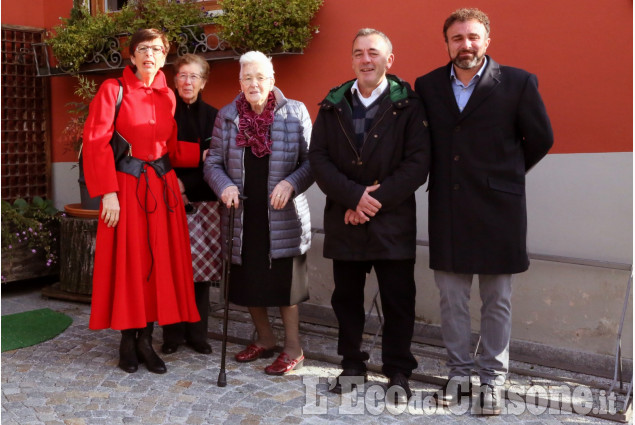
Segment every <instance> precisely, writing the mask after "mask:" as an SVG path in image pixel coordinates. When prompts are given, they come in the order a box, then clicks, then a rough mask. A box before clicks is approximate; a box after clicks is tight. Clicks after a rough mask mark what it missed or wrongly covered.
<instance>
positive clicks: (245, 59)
mask: <svg viewBox="0 0 635 425" xmlns="http://www.w3.org/2000/svg"><path fill="white" fill-rule="evenodd" d="M239 62H240V75H241V76H242V73H243V67H244V66H245V65H248V64H260V65H262V67H263V68H264V70H265V74H266V76H267V77H271V78H273V63H272V62H271V58H270V57H267V55H265V54H264V53H262V52H258V51H255V50H252V51H249V52H247V53H245V54H243V55H242V56H241V57H240V60H239Z"/></svg>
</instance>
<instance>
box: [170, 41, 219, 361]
mask: <svg viewBox="0 0 635 425" xmlns="http://www.w3.org/2000/svg"><path fill="white" fill-rule="evenodd" d="M174 72H175V76H174V84H175V86H176V93H175V94H176V95H177V96H176V112H175V113H174V119H175V120H176V125H177V127H178V134H177V138H178V140H185V141H188V142H195V143H197V144H198V145H199V147H200V151H199V152H200V154H199V160H200V161H199V164H198V167H196V168H175V169H174V171H175V172H176V175H177V177H178V181H179V187H180V189H181V196H182V197H183V202H184V203H185V211H186V212H188V214H190V216H189V219H190V220H192V225H193V226H194V229H197V228H198V227H197V226H198V224H197V223H198V221H199V220H203V221H204V222H211V223H212V222H218V221H219V220H218V208H217V205H216V202H212V201H216V195H215V194H214V192H212V190H211V189H210V187H209V186H208V185H207V183H205V180H203V160H204V159H205V155H206V154H207V148H209V142H210V139H211V138H212V129H213V128H214V120H215V119H216V113H217V112H218V110H217V109H216V108H214V107H213V106H210V105H208V104H207V103H205V102H203V99H202V96H201V90H203V88H204V87H205V83H206V82H207V76H208V74H209V65H208V64H207V62H206V61H205V60H203V59H202V58H201V57H200V56H197V55H193V54H190V53H187V54H185V55H183V56H180V57H179V58H178V59H177V60H176V61H175V62H174ZM205 232H208V229H205ZM207 236H209V235H206V238H207ZM206 238H204V240H198V239H196V235H194V234H192V235H191V243H192V260H193V264H196V265H198V267H197V266H194V279H195V282H196V283H195V284H194V295H195V297H196V305H197V307H198V312H199V314H200V316H201V320H200V321H198V322H196V323H187V322H186V323H177V324H174V325H166V326H164V327H163V345H162V347H161V351H163V353H165V354H171V353H174V352H176V350H177V349H178V347H179V344H183V343H185V344H187V345H188V346H190V347H191V348H192V349H194V350H195V351H197V352H199V353H202V354H210V353H211V352H212V347H211V346H210V345H209V343H208V342H207V319H208V314H209V287H210V281H211V280H218V278H219V277H218V276H216V275H217V274H218V273H217V272H216V270H215V269H214V268H213V267H210V265H209V264H210V263H211V258H212V256H211V255H210V254H211V252H210V251H211V250H216V252H218V245H217V243H218V242H217V241H216V240H214V241H212V242H213V243H212V244H211V246H210V244H209V242H210V240H208V239H206ZM200 245H205V246H204V247H201V249H200V250H199V249H197V247H198V246H200ZM200 265H204V266H200Z"/></svg>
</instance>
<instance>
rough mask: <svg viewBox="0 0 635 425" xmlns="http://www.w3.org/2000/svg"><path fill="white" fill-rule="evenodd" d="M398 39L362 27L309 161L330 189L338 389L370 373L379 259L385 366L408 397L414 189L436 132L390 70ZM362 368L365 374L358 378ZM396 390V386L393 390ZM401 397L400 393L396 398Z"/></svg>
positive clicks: (323, 109) (327, 250)
mask: <svg viewBox="0 0 635 425" xmlns="http://www.w3.org/2000/svg"><path fill="white" fill-rule="evenodd" d="M393 60H394V56H393V54H392V45H391V44H390V40H389V39H388V37H386V35H385V34H383V33H381V32H379V31H377V30H373V29H368V28H366V29H362V30H360V31H359V32H358V34H357V36H356V37H355V40H354V41H353V70H354V71H355V74H356V76H357V79H356V80H351V81H348V82H346V83H344V84H342V85H341V86H339V87H337V88H334V89H333V90H331V91H330V92H329V94H328V95H327V97H326V98H325V99H324V100H323V101H322V103H321V106H320V110H319V113H318V116H317V119H316V121H315V124H314V125H313V133H312V135H311V146H310V148H309V160H310V163H311V169H312V170H313V173H314V176H315V179H316V182H317V184H318V186H319V187H320V189H322V191H323V192H324V193H325V194H326V206H325V208H324V231H325V240H324V256H325V257H326V258H332V259H333V275H334V281H335V290H334V292H333V296H332V299H331V304H332V306H333V310H334V312H335V315H336V316H337V319H338V322H339V339H338V349H337V352H338V354H340V355H342V357H343V358H342V368H343V371H342V373H341V375H340V376H339V377H338V378H337V381H336V382H335V384H334V386H333V387H332V389H331V391H333V392H338V393H341V392H343V391H350V390H351V388H352V386H353V385H354V384H362V383H363V382H365V380H366V364H365V361H366V360H368V358H369V356H368V353H366V352H363V351H361V343H362V333H363V330H364V320H365V315H364V285H365V281H366V274H367V273H370V271H371V269H372V268H374V269H375V272H376V274H377V281H378V283H379V291H380V294H381V304H382V308H383V313H384V318H385V324H384V330H383V339H382V361H383V368H382V371H383V373H384V374H385V375H386V376H387V377H388V378H390V383H389V387H391V388H392V387H393V386H395V388H393V391H394V392H389V394H394V395H396V396H395V397H394V398H395V400H394V401H395V402H407V398H409V397H410V395H411V392H410V388H409V386H408V377H409V376H410V375H411V373H412V370H413V369H415V368H416V367H417V361H416V360H415V358H414V357H413V355H412V353H411V352H410V341H411V339H412V334H413V330H414V319H415V292H416V289H415V281H414V264H415V243H416V233H417V231H416V205H415V196H414V192H415V190H416V189H417V188H418V187H419V186H421V185H422V184H423V183H424V182H425V180H426V178H427V173H428V167H429V160H430V141H429V134H428V129H427V128H426V127H427V123H426V117H425V112H424V109H423V106H422V104H421V101H420V100H419V99H418V98H417V96H416V94H415V93H414V92H413V91H412V90H411V89H410V86H409V85H408V84H407V83H405V82H404V81H402V80H400V79H399V78H397V77H395V76H393V75H387V74H386V72H387V71H388V69H390V67H391V66H392V63H393ZM350 377H357V378H350ZM392 397H393V396H392V395H391V398H392ZM390 401H393V400H390Z"/></svg>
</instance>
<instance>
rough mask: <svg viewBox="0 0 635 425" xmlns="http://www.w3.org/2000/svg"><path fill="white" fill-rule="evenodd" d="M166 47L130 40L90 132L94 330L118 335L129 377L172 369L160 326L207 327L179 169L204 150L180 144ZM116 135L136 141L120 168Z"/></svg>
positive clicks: (86, 150)
mask: <svg viewBox="0 0 635 425" xmlns="http://www.w3.org/2000/svg"><path fill="white" fill-rule="evenodd" d="M168 49H169V43H168V40H167V38H166V37H165V35H164V34H163V33H161V32H160V31H158V30H155V29H144V30H139V31H137V33H135V34H134V35H133V36H132V38H131V40H130V60H131V62H132V66H129V67H127V68H126V69H124V72H123V78H121V79H119V81H117V80H116V79H109V80H106V81H104V83H103V84H102V85H101V87H100V88H99V91H98V92H97V95H96V96H95V99H94V100H93V101H92V102H91V104H90V111H89V114H88V118H87V120H86V125H85V127H84V147H83V155H84V160H83V161H84V173H85V176H86V185H87V187H88V191H89V192H90V194H91V196H98V195H100V196H101V197H102V202H101V208H100V215H99V218H100V219H99V224H98V227H97V242H96V248H95V266H94V271H93V296H92V311H91V317H90V323H89V327H90V329H106V328H112V329H117V330H121V334H122V337H121V344H120V347H119V367H120V368H121V369H123V370H125V371H126V372H129V373H132V372H135V371H136V370H137V368H138V363H139V362H145V363H146V366H147V367H148V370H150V371H151V372H154V373H165V372H166V367H165V363H164V362H163V360H161V359H160V358H159V356H158V355H157V354H156V353H155V352H154V350H153V348H152V330H153V326H154V322H155V321H158V322H159V325H165V324H170V323H177V322H196V321H198V320H200V317H199V314H198V311H197V308H196V304H195V301H194V291H193V287H192V259H191V253H190V240H189V233H188V228H187V220H186V216H185V210H184V207H183V201H182V200H181V196H180V191H179V186H178V182H177V178H176V174H175V173H174V171H173V170H172V167H173V166H174V167H188V166H196V165H198V156H199V146H198V144H196V143H187V142H177V139H176V135H177V128H176V123H175V121H174V118H173V116H174V108H175V98H174V93H173V92H172V90H170V89H169V88H168V86H167V84H166V80H165V76H164V74H163V72H162V71H160V68H161V67H162V66H163V65H164V64H165V59H166V54H167V52H168ZM120 83H121V85H122V86H123V100H122V102H121V107H120V109H119V112H118V114H117V117H116V122H115V106H116V104H117V96H118V93H119V87H120ZM115 129H116V131H117V132H118V133H119V134H120V135H121V136H122V137H123V138H124V139H125V140H126V141H127V142H128V144H129V151H128V156H127V157H125V158H123V159H122V160H120V161H117V163H116V161H115V158H114V156H113V150H112V148H111V145H110V139H111V137H112V135H113V132H114V131H115Z"/></svg>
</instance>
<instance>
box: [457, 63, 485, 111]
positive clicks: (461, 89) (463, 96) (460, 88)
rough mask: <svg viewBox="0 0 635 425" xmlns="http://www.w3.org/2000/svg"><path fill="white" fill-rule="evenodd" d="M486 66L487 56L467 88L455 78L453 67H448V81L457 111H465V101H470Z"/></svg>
mask: <svg viewBox="0 0 635 425" xmlns="http://www.w3.org/2000/svg"><path fill="white" fill-rule="evenodd" d="M486 66H487V56H485V58H484V60H483V66H481V69H479V70H478V72H477V73H476V75H475V76H473V77H472V79H471V80H470V82H469V83H468V85H467V86H465V85H463V83H462V82H461V80H459V79H458V78H456V74H455V73H454V65H452V66H451V67H450V80H451V81H452V91H453V92H454V98H455V99H456V104H457V105H458V106H459V111H461V112H463V109H465V105H467V101H468V100H470V96H472V93H473V92H474V88H475V87H476V83H478V80H480V79H481V75H483V71H484V70H485V67H486Z"/></svg>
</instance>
